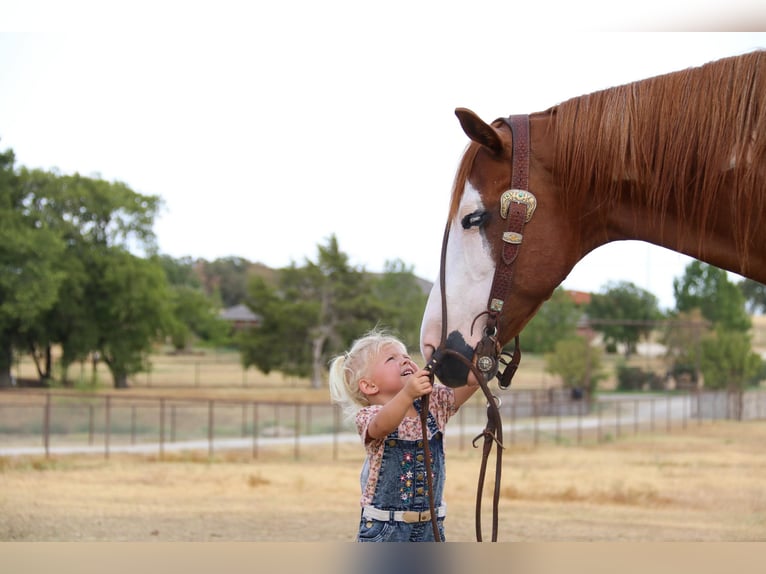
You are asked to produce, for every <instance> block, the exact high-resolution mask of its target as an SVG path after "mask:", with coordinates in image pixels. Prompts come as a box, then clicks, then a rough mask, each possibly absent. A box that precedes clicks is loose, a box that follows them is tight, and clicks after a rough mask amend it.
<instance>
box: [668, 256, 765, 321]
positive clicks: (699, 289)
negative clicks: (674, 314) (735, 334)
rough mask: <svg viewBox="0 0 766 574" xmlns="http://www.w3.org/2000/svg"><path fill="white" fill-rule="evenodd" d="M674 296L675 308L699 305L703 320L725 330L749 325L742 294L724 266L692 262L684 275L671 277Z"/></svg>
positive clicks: (690, 308)
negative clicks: (730, 279)
mask: <svg viewBox="0 0 766 574" xmlns="http://www.w3.org/2000/svg"><path fill="white" fill-rule="evenodd" d="M673 295H674V296H675V299H676V309H677V310H678V311H691V310H692V309H694V308H698V309H699V310H700V311H701V312H702V316H703V317H704V318H705V319H707V320H708V321H710V322H711V323H713V324H714V325H715V326H721V327H723V328H724V329H726V330H731V331H743V332H744V331H747V330H749V329H750V327H751V324H752V323H751V321H750V317H748V315H747V313H746V311H745V297H744V296H743V294H742V292H741V291H740V290H739V289H738V288H737V286H736V285H734V284H733V283H731V282H730V281H729V278H728V274H727V273H726V271H724V270H723V269H719V268H718V267H714V266H712V265H708V264H707V263H703V262H701V261H696V260H695V261H692V262H691V263H689V265H687V266H686V269H685V270H684V275H683V277H681V278H680V279H678V278H676V279H674V280H673Z"/></svg>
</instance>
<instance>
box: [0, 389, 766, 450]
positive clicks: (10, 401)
mask: <svg viewBox="0 0 766 574" xmlns="http://www.w3.org/2000/svg"><path fill="white" fill-rule="evenodd" d="M502 401H503V402H502V404H501V406H500V412H501V416H502V420H503V439H504V443H505V444H512V445H513V444H528V445H538V444H542V443H554V444H586V443H594V442H604V441H609V440H615V439H618V438H620V437H624V436H629V435H631V434H634V435H635V434H639V433H671V432H679V431H682V430H684V429H686V428H688V427H689V426H690V425H702V424H704V423H705V422H706V421H714V420H721V419H728V420H762V419H766V391H764V390H760V389H759V390H751V391H746V392H744V393H733V392H725V391H695V392H689V393H667V394H651V395H641V394H633V395H625V394H606V395H599V396H598V397H596V398H594V399H593V400H590V399H589V398H588V397H582V398H580V399H579V400H578V399H576V398H573V397H572V396H571V395H569V394H568V393H563V392H551V391H511V392H508V393H506V394H505V395H503V397H502ZM485 422H486V407H485V405H484V404H482V402H481V401H472V402H470V403H467V404H466V405H464V406H463V407H462V408H461V409H460V410H459V411H458V414H457V415H456V416H455V417H454V419H453V420H452V421H450V423H449V425H448V429H447V440H448V441H450V442H451V443H453V444H455V445H456V447H457V448H459V449H461V450H463V449H466V448H469V447H470V446H471V442H472V438H473V437H474V436H476V435H478V434H480V433H481V431H482V429H483V427H484V424H485ZM349 442H354V443H357V444H358V443H359V437H358V436H357V433H356V430H355V429H354V428H353V424H351V423H350V422H348V421H345V420H343V417H342V415H341V411H340V409H339V408H338V407H337V406H335V405H331V404H303V403H283V402H262V401H243V400H234V399H200V398H184V399H179V398H173V397H136V396H131V397H125V396H120V395H119V394H104V395H97V396H83V395H81V394H75V393H67V392H61V391H40V392H35V391H26V392H22V393H18V392H15V391H7V392H3V393H0V456H22V455H38V456H45V457H50V456H51V455H66V454H94V455H100V456H103V457H105V458H109V457H110V455H111V454H113V453H135V454H144V455H152V456H156V457H157V458H159V459H160V460H162V459H163V458H165V456H166V455H167V454H168V453H171V452H181V451H195V452H198V453H199V452H202V453H203V454H204V453H206V454H207V456H208V457H209V458H210V459H212V458H214V457H215V456H216V454H218V453H220V452H222V451H231V450H237V451H240V452H246V453H248V454H249V456H251V457H252V458H258V457H259V456H261V455H262V454H263V453H264V452H267V451H271V452H279V453H281V456H286V457H292V458H295V459H299V458H301V457H302V456H304V455H305V454H306V453H308V451H309V450H310V449H313V448H314V447H315V446H317V445H324V446H329V447H331V448H330V449H329V452H330V453H331V454H330V455H329V456H330V457H331V458H332V460H337V459H338V452H339V447H340V445H341V444H343V443H349ZM324 452H327V449H324Z"/></svg>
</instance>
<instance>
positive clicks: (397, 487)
mask: <svg viewBox="0 0 766 574" xmlns="http://www.w3.org/2000/svg"><path fill="white" fill-rule="evenodd" d="M414 406H415V409H416V410H417V412H418V416H420V399H416V400H415V402H414ZM427 426H428V436H429V437H430V438H429V441H428V446H429V448H430V451H431V463H432V464H431V468H432V469H433V487H434V503H435V506H436V508H438V507H439V506H440V505H441V504H442V494H443V492H444V471H445V466H444V446H443V440H442V439H443V436H442V433H441V432H440V431H439V429H438V427H437V425H436V419H435V418H434V416H433V414H431V413H430V412H429V413H428V420H427ZM368 472H369V468H368V463H367V462H366V463H365V466H364V468H363V469H362V476H361V478H362V484H363V485H364V484H365V483H366V480H367V473H368ZM371 505H372V506H374V507H375V508H377V509H380V510H387V511H396V510H412V511H428V510H429V501H428V479H427V478H426V465H425V450H424V448H423V439H422V438H421V439H419V440H403V439H400V438H399V433H398V431H397V430H394V431H393V432H392V433H391V434H389V435H388V436H387V437H386V438H385V446H384V449H383V461H382V463H381V468H380V476H379V477H378V484H377V486H376V488H375V494H374V495H373V498H372V504H371ZM438 525H439V536H440V538H441V540H442V541H443V540H444V518H443V517H441V518H439V519H438ZM357 540H358V541H359V542H429V541H430V542H433V541H434V533H433V526H432V525H431V521H430V519H429V520H426V521H423V522H401V521H397V520H394V517H393V512H391V518H390V519H389V520H387V521H384V520H376V519H371V518H365V517H364V516H362V518H361V521H360V524H359V535H358V538H357Z"/></svg>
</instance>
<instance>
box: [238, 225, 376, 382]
mask: <svg viewBox="0 0 766 574" xmlns="http://www.w3.org/2000/svg"><path fill="white" fill-rule="evenodd" d="M248 306H249V307H250V308H251V309H252V311H253V312H254V313H256V314H258V315H259V316H260V317H261V324H260V325H259V326H258V327H255V328H253V329H250V330H249V331H247V332H246V333H245V334H243V336H242V337H241V338H240V349H241V352H242V362H243V365H244V366H245V367H246V368H247V367H249V366H251V365H252V366H255V367H257V368H258V369H260V370H261V371H263V372H269V371H271V370H277V369H278V370H280V371H282V372H284V373H286V374H294V375H299V376H310V377H311V384H312V386H313V387H315V388H318V387H320V386H321V385H322V380H323V374H324V369H325V366H326V364H327V362H328V360H329V359H330V357H331V356H332V355H334V354H337V353H339V352H341V351H342V350H343V349H344V348H346V346H348V344H349V343H350V342H351V340H353V339H354V338H355V337H357V336H359V335H360V334H361V333H362V332H363V331H365V330H368V329H369V328H370V327H371V326H372V325H374V324H375V322H377V321H378V320H379V319H380V313H381V309H380V306H379V305H377V304H376V303H375V302H374V301H373V299H372V297H371V287H370V282H369V279H368V278H367V276H366V274H365V273H364V271H363V270H360V269H356V268H354V267H352V266H351V265H349V263H348V256H347V255H346V254H344V253H342V252H341V251H340V249H339V247H338V241H337V239H336V238H335V236H331V237H330V238H329V239H328V241H327V243H326V244H325V245H320V246H318V255H317V261H316V262H312V261H309V260H307V261H306V262H305V265H304V266H302V267H297V266H296V265H295V264H292V265H291V266H290V267H288V268H286V269H283V270H282V271H281V273H280V279H279V286H278V287H276V288H275V287H272V286H270V285H269V284H267V283H266V281H265V280H264V279H263V278H260V277H255V278H253V279H252V280H251V282H250V297H249V299H248Z"/></svg>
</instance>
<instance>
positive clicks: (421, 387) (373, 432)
mask: <svg viewBox="0 0 766 574" xmlns="http://www.w3.org/2000/svg"><path fill="white" fill-rule="evenodd" d="M431 389H432V387H431V379H430V373H429V372H428V371H426V370H425V369H424V370H421V371H418V372H417V373H415V374H414V375H413V376H412V377H410V380H409V381H408V382H407V384H406V385H405V386H404V388H403V389H402V390H401V391H399V392H398V393H397V394H396V395H394V397H393V398H392V399H391V400H390V401H388V402H387V403H386V404H385V405H383V408H381V409H380V410H379V411H378V412H377V414H376V415H375V416H374V417H373V418H372V420H371V421H370V424H369V425H368V426H367V440H374V439H380V438H384V437H386V436H388V435H389V434H390V433H392V432H393V431H394V430H395V429H396V428H397V427H398V426H399V423H401V422H402V419H403V418H404V416H405V415H406V414H407V411H408V410H409V409H410V407H411V406H412V401H414V400H415V399H416V398H418V397H420V396H422V395H427V394H428V393H430V392H431Z"/></svg>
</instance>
